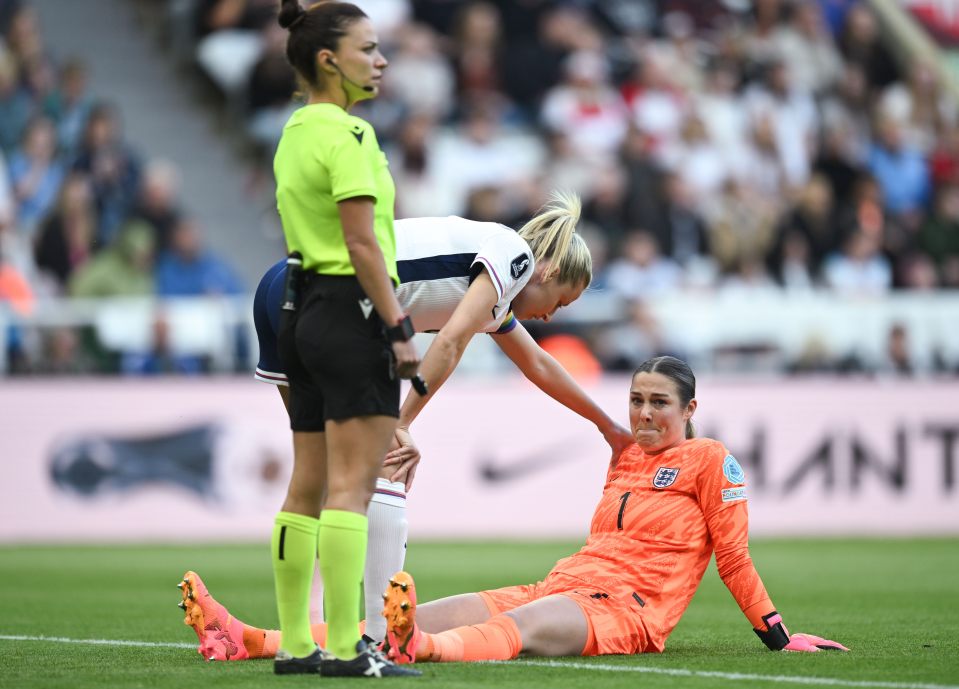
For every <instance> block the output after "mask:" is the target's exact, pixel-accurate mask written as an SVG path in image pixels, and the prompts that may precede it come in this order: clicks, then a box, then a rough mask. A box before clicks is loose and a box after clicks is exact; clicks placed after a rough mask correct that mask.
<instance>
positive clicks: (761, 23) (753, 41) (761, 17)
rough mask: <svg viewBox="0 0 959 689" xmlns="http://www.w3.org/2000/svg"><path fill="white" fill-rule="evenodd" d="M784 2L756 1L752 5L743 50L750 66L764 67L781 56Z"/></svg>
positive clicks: (773, 0)
mask: <svg viewBox="0 0 959 689" xmlns="http://www.w3.org/2000/svg"><path fill="white" fill-rule="evenodd" d="M785 5H786V4H785V2H783V0H755V1H754V2H752V3H750V19H751V20H752V22H751V23H750V24H747V25H746V27H745V32H744V35H743V39H742V40H743V49H744V52H745V57H746V59H747V61H748V62H749V63H750V65H763V64H766V63H768V62H769V61H770V60H773V59H775V58H777V57H780V54H779V50H780V48H779V44H778V42H777V39H778V38H779V31H780V27H781V26H782V20H783V17H784V15H785Z"/></svg>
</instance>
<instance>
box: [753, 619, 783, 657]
mask: <svg viewBox="0 0 959 689" xmlns="http://www.w3.org/2000/svg"><path fill="white" fill-rule="evenodd" d="M763 622H765V623H766V630H765V631H763V630H761V629H753V631H754V632H756V636H758V637H759V638H760V639H762V642H763V643H764V644H766V648H768V649H769V650H770V651H781V650H783V649H784V648H785V647H786V644H788V643H789V632H787V631H786V628H785V627H784V626H783V618H782V617H780V615H779V613H778V612H776V611H775V610H773V611H772V612H771V613H769V614H768V615H763Z"/></svg>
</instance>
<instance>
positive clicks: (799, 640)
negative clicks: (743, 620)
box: [753, 610, 849, 653]
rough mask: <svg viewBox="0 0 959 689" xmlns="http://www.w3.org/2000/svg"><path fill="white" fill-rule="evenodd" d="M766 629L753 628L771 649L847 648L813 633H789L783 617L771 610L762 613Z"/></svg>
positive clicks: (816, 650)
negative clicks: (766, 613) (764, 613)
mask: <svg viewBox="0 0 959 689" xmlns="http://www.w3.org/2000/svg"><path fill="white" fill-rule="evenodd" d="M763 622H764V623H765V624H766V629H765V630H761V629H753V631H754V632H756V636H758V637H759V638H760V639H762V642H763V643H764V644H766V647H767V648H768V649H769V650H771V651H802V652H805V653H816V652H818V651H848V650H849V649H848V648H846V647H845V646H843V645H842V644H841V643H838V642H836V641H830V640H829V639H823V638H822V637H819V636H815V635H813V634H790V633H789V632H788V631H786V627H785V625H783V618H782V617H780V615H779V613H778V612H776V611H775V610H773V611H772V612H771V613H769V614H768V615H763Z"/></svg>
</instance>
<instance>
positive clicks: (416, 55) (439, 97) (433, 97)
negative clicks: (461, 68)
mask: <svg viewBox="0 0 959 689" xmlns="http://www.w3.org/2000/svg"><path fill="white" fill-rule="evenodd" d="M377 26H378V25H377ZM380 31H382V29H380ZM397 38H398V46H397V50H396V54H395V55H391V56H390V87H391V88H392V89H393V90H394V91H395V92H396V95H397V98H398V99H399V101H400V102H402V103H403V106H404V107H405V108H406V110H407V111H408V112H411V113H414V114H421V113H422V114H424V115H427V116H429V117H430V118H432V119H434V120H440V121H441V120H444V119H446V117H447V116H448V115H449V114H450V112H451V111H452V109H453V105H454V104H455V103H456V102H457V101H456V98H455V96H454V88H455V82H456V75H455V73H454V71H453V68H452V66H451V65H450V64H449V62H448V61H447V60H446V59H444V57H443V54H442V52H441V50H440V45H439V41H438V39H437V36H436V35H435V34H434V33H433V31H432V30H431V29H430V28H429V27H427V26H425V25H423V24H408V25H407V26H406V27H404V28H403V29H402V30H401V31H400V32H399V35H398V37H397Z"/></svg>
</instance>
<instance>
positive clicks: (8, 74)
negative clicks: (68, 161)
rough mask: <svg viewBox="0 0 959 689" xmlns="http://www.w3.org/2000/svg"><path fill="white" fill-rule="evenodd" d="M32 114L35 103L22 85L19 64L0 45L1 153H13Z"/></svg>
mask: <svg viewBox="0 0 959 689" xmlns="http://www.w3.org/2000/svg"><path fill="white" fill-rule="evenodd" d="M32 112H33V101H32V100H31V98H30V94H29V93H28V92H27V91H26V90H25V89H23V88H22V87H21V85H20V73H19V70H18V69H17V63H16V62H15V61H14V59H13V56H12V55H11V54H10V53H8V52H6V51H5V50H4V49H3V45H2V44H0V152H3V153H4V154H6V155H8V156H9V155H10V154H11V153H13V151H14V150H15V149H16V147H17V146H18V145H19V143H20V140H21V138H22V136H23V131H24V129H26V127H27V122H28V121H29V120H30V115H31V113H32Z"/></svg>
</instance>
